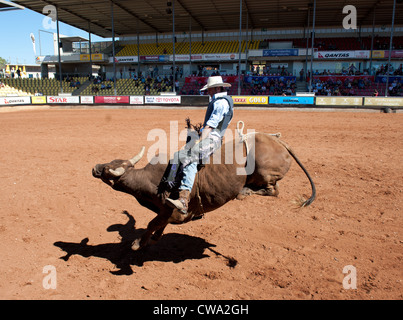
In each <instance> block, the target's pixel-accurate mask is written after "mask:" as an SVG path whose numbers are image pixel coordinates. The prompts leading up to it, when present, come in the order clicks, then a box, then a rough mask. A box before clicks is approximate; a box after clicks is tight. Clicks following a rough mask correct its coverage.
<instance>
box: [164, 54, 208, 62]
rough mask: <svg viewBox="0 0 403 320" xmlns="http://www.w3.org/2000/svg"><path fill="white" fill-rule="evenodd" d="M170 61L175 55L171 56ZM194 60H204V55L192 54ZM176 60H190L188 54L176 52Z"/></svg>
mask: <svg viewBox="0 0 403 320" xmlns="http://www.w3.org/2000/svg"><path fill="white" fill-rule="evenodd" d="M169 60H170V61H173V56H170V57H169ZM193 60H203V55H201V54H192V61H193ZM175 61H189V55H188V54H176V55H175Z"/></svg>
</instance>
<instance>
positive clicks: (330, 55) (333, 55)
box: [314, 51, 355, 59]
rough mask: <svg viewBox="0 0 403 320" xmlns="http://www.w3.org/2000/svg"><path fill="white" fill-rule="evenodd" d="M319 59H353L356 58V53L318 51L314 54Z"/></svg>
mask: <svg viewBox="0 0 403 320" xmlns="http://www.w3.org/2000/svg"><path fill="white" fill-rule="evenodd" d="M314 57H315V58H317V59H351V58H355V51H317V52H315V53H314Z"/></svg>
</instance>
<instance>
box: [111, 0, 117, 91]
mask: <svg viewBox="0 0 403 320" xmlns="http://www.w3.org/2000/svg"><path fill="white" fill-rule="evenodd" d="M111 17H112V55H113V91H114V94H115V96H116V61H115V21H114V17H113V2H112V1H111Z"/></svg>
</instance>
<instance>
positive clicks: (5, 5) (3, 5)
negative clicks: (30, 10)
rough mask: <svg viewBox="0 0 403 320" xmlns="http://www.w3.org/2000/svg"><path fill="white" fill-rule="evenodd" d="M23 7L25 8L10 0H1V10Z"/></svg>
mask: <svg viewBox="0 0 403 320" xmlns="http://www.w3.org/2000/svg"><path fill="white" fill-rule="evenodd" d="M21 9H24V7H23V6H20V5H18V4H15V3H12V2H10V1H6V0H0V12H3V11H10V10H21Z"/></svg>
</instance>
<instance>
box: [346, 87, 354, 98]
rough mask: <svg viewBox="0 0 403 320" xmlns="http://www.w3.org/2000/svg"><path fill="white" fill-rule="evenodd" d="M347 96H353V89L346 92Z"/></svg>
mask: <svg viewBox="0 0 403 320" xmlns="http://www.w3.org/2000/svg"><path fill="white" fill-rule="evenodd" d="M348 95H349V96H355V91H354V88H351V89H350V90H349V91H348Z"/></svg>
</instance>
